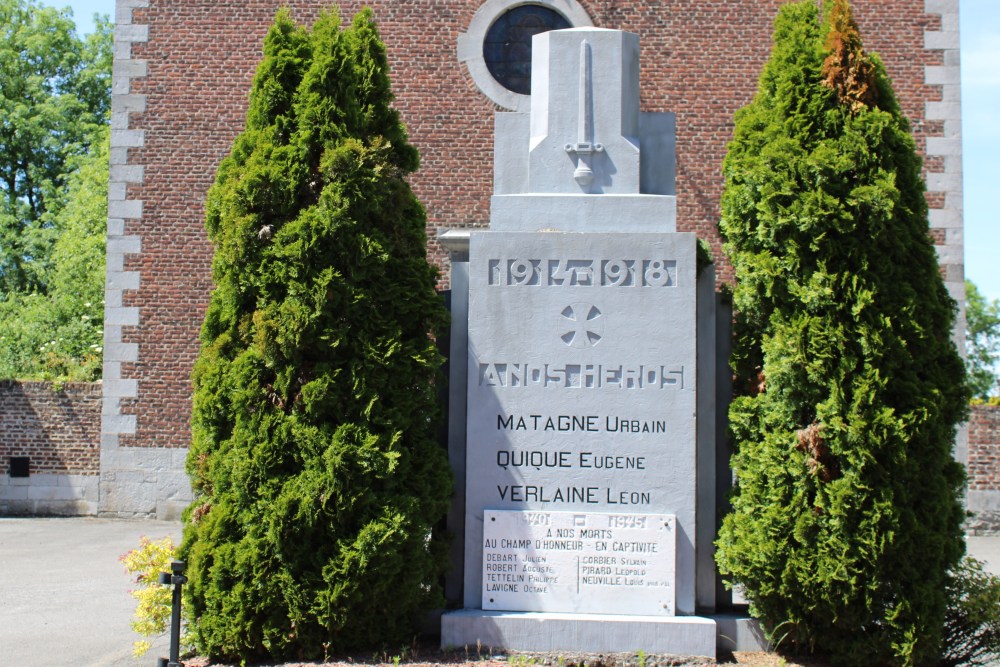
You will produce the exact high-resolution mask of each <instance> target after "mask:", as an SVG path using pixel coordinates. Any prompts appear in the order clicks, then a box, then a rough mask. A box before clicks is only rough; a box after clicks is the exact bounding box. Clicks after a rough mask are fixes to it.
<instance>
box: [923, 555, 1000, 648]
mask: <svg viewBox="0 0 1000 667" xmlns="http://www.w3.org/2000/svg"><path fill="white" fill-rule="evenodd" d="M947 595H948V611H947V614H946V615H945V624H944V650H943V651H942V659H941V662H940V663H939V665H938V667H962V666H964V665H969V666H972V665H990V664H996V662H997V661H998V660H1000V577H998V576H997V575H995V574H990V573H989V572H987V571H986V570H984V569H983V564H982V562H980V561H978V560H976V559H975V558H972V557H969V556H967V557H965V559H963V560H962V562H961V564H960V565H959V566H958V567H957V568H955V570H954V571H953V572H952V573H951V574H950V576H949V577H948V587H947Z"/></svg>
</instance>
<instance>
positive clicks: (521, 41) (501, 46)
mask: <svg viewBox="0 0 1000 667" xmlns="http://www.w3.org/2000/svg"><path fill="white" fill-rule="evenodd" d="M571 27H572V25H570V22H569V21H568V20H566V17H564V16H563V15H562V14H560V13H559V12H557V11H555V10H554V9H549V8H548V7H542V6H540V5H521V6H520V7H515V8H513V9H511V10H510V11H507V12H504V13H503V14H502V15H501V16H500V18H498V19H497V20H496V21H495V22H494V23H493V25H491V26H490V29H489V31H487V33H486V40H485V41H484V42H483V60H485V61H486V67H487V68H488V69H489V71H490V74H491V75H492V76H493V78H494V79H496V80H497V82H499V83H500V85H502V86H503V87H504V88H506V89H507V90H511V91H513V92H515V93H520V94H522V95H529V94H531V38H532V37H534V36H535V35H537V34H538V33H541V32H546V31H548V30H562V29H563V28H571Z"/></svg>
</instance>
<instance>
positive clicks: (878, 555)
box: [717, 0, 968, 666]
mask: <svg viewBox="0 0 1000 667" xmlns="http://www.w3.org/2000/svg"><path fill="white" fill-rule="evenodd" d="M723 170H724V176H725V181H726V183H725V190H724V194H723V198H722V219H721V222H720V230H721V232H722V234H723V236H724V239H725V250H726V252H727V253H728V255H729V257H730V258H731V260H732V263H733V266H734V269H735V275H736V281H737V283H736V287H735V288H734V293H733V300H734V308H735V310H736V311H737V313H738V321H737V323H736V340H735V343H734V355H733V362H732V363H733V368H734V373H735V378H736V382H737V394H738V396H737V398H736V399H735V400H734V401H733V403H732V405H731V408H730V414H729V418H730V430H731V438H732V440H733V446H734V451H735V454H734V457H733V461H732V463H733V468H734V470H735V474H736V480H737V481H736V488H735V490H734V493H733V497H732V506H733V508H732V512H731V513H730V514H729V515H728V516H727V517H725V519H724V522H723V526H722V529H721V531H720V536H719V540H718V553H717V560H718V564H719V568H720V570H721V572H722V573H723V574H724V576H725V577H727V579H728V580H729V581H730V582H733V583H739V584H742V585H743V586H744V588H745V590H746V595H747V598H748V600H749V602H750V604H751V612H752V613H753V614H755V615H756V616H757V617H759V618H760V619H761V620H762V622H763V624H764V626H765V628H766V629H767V631H768V632H769V633H770V637H771V639H772V641H774V642H776V643H777V644H778V645H779V647H780V648H782V649H787V650H793V651H804V652H817V653H825V654H829V655H831V656H832V657H833V658H834V660H835V662H836V663H837V664H846V665H866V666H867V665H927V664H934V663H935V662H936V661H937V659H938V654H939V651H940V648H941V644H942V627H943V623H944V615H945V609H946V603H947V593H946V582H947V577H948V572H949V571H950V570H951V569H952V568H954V567H955V566H956V565H957V564H958V563H959V560H960V559H961V557H962V553H963V550H964V542H963V536H962V529H961V524H962V521H963V519H964V513H963V509H962V506H961V504H960V502H959V493H960V490H961V489H962V486H963V481H964V480H963V478H964V475H963V471H962V468H961V466H960V465H959V464H958V463H956V462H955V461H954V459H953V457H952V446H953V441H954V435H955V425H956V423H958V422H960V421H961V420H962V419H963V418H964V417H965V415H966V414H967V410H968V390H967V388H966V385H965V382H964V378H963V365H962V360H961V358H960V357H959V355H958V353H957V351H956V349H955V346H954V344H953V342H952V339H951V335H952V326H953V324H954V313H955V303H954V301H953V300H952V298H951V297H950V296H949V294H948V292H947V290H946V288H945V286H944V283H943V281H942V278H941V275H940V271H939V267H938V264H937V260H936V256H935V252H934V248H933V246H932V242H931V240H930V238H929V235H928V223H927V204H926V201H925V198H924V185H923V183H922V180H921V160H920V159H919V157H918V156H917V155H916V153H915V149H914V141H913V139H912V137H911V136H910V134H909V127H908V122H907V120H906V119H905V118H904V116H903V115H902V113H901V111H900V109H899V105H898V103H897V101H896V99H895V96H894V93H893V91H892V87H891V84H890V82H889V80H888V77H887V75H886V73H885V70H884V67H883V65H882V63H881V62H880V60H879V59H878V58H877V57H876V56H875V55H872V54H868V53H866V52H865V51H864V50H863V48H862V44H861V37H860V34H859V32H858V28H857V25H856V24H855V22H854V20H853V18H852V16H851V10H850V6H849V4H848V2H847V1H846V0H834V1H830V0H828V1H827V2H826V3H825V11H824V16H823V17H821V14H820V10H819V9H818V8H817V3H816V2H813V1H812V0H806V1H805V2H796V3H791V4H788V5H785V6H783V7H782V8H781V10H780V11H779V14H778V17H777V19H776V22H775V32H774V46H773V51H772V54H771V57H770V60H769V62H768V63H767V65H766V66H765V68H764V71H763V73H762V75H761V77H760V83H759V88H758V92H757V94H756V96H755V98H754V100H753V102H752V103H751V104H750V105H749V106H748V107H746V108H744V109H742V110H741V111H740V112H739V113H738V115H737V116H736V126H735V136H734V139H733V141H732V143H731V144H730V146H729V152H728V155H727V157H726V159H725V162H724V166H723Z"/></svg>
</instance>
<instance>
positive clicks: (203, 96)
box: [120, 0, 943, 447]
mask: <svg viewBox="0 0 1000 667" xmlns="http://www.w3.org/2000/svg"><path fill="white" fill-rule="evenodd" d="M581 3H582V4H583V6H584V7H585V8H586V9H587V11H588V12H589V13H590V16H591V17H592V18H593V21H594V24H595V25H597V26H599V27H605V28H619V29H624V30H630V31H634V32H637V33H638V34H639V36H640V40H641V48H642V54H641V58H642V60H641V62H642V91H643V98H642V106H643V109H644V110H645V111H673V112H675V113H676V114H677V193H678V196H677V212H678V213H677V223H678V229H679V230H680V231H694V232H697V233H698V234H699V236H702V237H704V238H706V239H708V240H710V241H711V243H712V246H713V249H714V251H715V256H716V258H717V259H718V261H719V264H718V268H719V272H718V274H719V276H720V278H721V279H722V280H729V279H731V276H732V271H731V268H730V267H729V266H728V265H727V263H726V262H725V260H724V258H723V257H722V252H721V249H720V243H719V238H718V234H717V231H716V222H717V219H718V215H719V212H718V200H719V195H720V192H721V186H722V179H721V175H720V168H721V162H722V158H723V156H724V154H725V147H726V142H727V141H728V140H729V138H730V136H731V132H732V118H733V114H734V113H735V112H736V110H737V109H739V108H740V107H741V106H743V105H745V104H746V103H747V102H749V100H750V98H751V97H752V95H753V93H754V91H755V89H756V81H757V76H758V74H759V71H760V69H761V66H762V65H763V62H764V60H765V59H766V57H767V55H768V52H769V49H770V35H771V24H772V21H773V17H774V14H775V11H776V8H777V7H778V6H779V5H780V4H781V1H780V0H626V1H625V2H622V1H621V0H581ZM330 4H331V2H330V0H244V1H242V2H238V3H236V2H227V3H220V2H217V1H216V0H210V1H208V0H150V2H149V7H148V8H137V9H135V10H134V12H133V19H132V22H133V23H134V24H137V25H148V26H149V41H148V42H146V43H136V44H134V45H133V47H132V58H134V59H137V60H145V61H146V62H147V64H148V76H147V77H145V78H137V79H135V80H134V81H133V83H132V91H131V92H133V93H136V94H142V95H145V96H146V111H145V112H143V113H137V114H133V115H132V117H131V119H130V128H133V129H138V130H144V131H145V144H144V147H142V148H134V149H130V151H129V163H130V164H135V165H145V178H144V182H143V183H142V184H133V185H131V186H130V187H129V190H128V199H134V200H141V201H143V214H142V218H141V220H129V221H126V227H125V230H124V234H125V235H137V236H140V237H141V242H142V250H141V252H140V253H138V254H136V255H130V256H129V259H128V260H127V262H126V266H125V270H126V271H138V272H139V273H140V276H141V288H140V289H139V290H137V291H130V292H126V293H125V301H124V304H123V305H124V306H126V307H130V306H131V307H138V308H139V312H140V326H139V327H132V328H129V327H127V328H126V329H125V330H124V331H123V342H126V343H138V345H139V354H138V361H137V362H127V363H123V364H122V377H123V378H128V379H137V380H138V387H139V389H138V398H137V399H128V400H123V401H122V414H125V415H138V423H137V431H136V434H135V435H122V436H121V440H120V444H121V445H122V446H155V447H183V446H186V445H187V444H188V438H189V434H188V430H189V416H190V393H191V390H190V383H189V374H190V369H191V366H192V364H193V362H194V359H195V356H196V354H197V351H198V342H197V335H198V329H199V327H200V323H201V319H202V315H203V313H204V309H205V306H206V303H207V299H208V294H209V291H210V288H211V285H210V269H209V266H210V258H211V248H210V246H209V244H208V242H207V239H206V235H205V232H204V229H203V220H202V202H203V200H204V195H205V192H206V190H207V189H208V187H209V185H210V184H211V183H212V181H213V179H214V173H215V168H216V166H217V164H218V162H219V160H220V159H221V158H222V157H223V156H224V155H225V154H226V152H227V151H228V149H229V145H230V143H231V141H232V140H233V138H234V137H235V136H236V134H237V133H238V132H239V131H240V129H241V126H242V123H243V117H244V113H245V109H246V98H247V92H248V89H249V84H250V80H251V77H252V75H253V71H254V68H255V67H256V64H257V62H258V60H259V58H260V50H261V41H262V39H263V36H264V34H265V32H266V31H267V28H268V25H269V24H270V21H271V19H272V17H273V14H274V12H275V11H276V9H277V8H278V7H279V6H282V5H288V6H290V7H291V8H292V10H293V13H294V15H295V17H296V19H297V20H298V21H299V22H305V23H307V22H311V21H312V19H313V18H314V17H315V14H316V12H317V11H318V9H319V8H320V7H327V6H330ZM360 4H361V3H359V2H354V1H348V2H343V3H341V6H342V10H343V16H345V20H349V19H350V16H352V15H353V13H354V12H355V11H356V10H357V8H358V7H359V5H360ZM364 4H367V5H370V6H372V8H373V9H374V12H375V16H376V19H377V21H378V23H379V27H380V30H381V32H382V36H383V38H384V40H385V42H386V45H387V48H388V53H389V59H390V63H391V65H392V76H393V85H394V90H395V93H396V98H397V106H398V108H399V109H400V111H401V112H402V115H403V118H404V120H405V121H406V123H407V125H408V127H409V131H410V136H411V138H412V141H413V143H414V144H415V145H416V146H417V147H418V148H419V150H420V152H421V155H422V167H421V169H420V171H419V172H418V173H417V174H416V175H415V176H414V177H413V179H412V182H413V187H414V190H415V191H416V193H417V195H418V196H419V197H420V198H421V200H422V201H423V202H424V204H425V206H426V207H427V212H428V230H429V233H428V236H429V237H430V238H431V239H433V237H434V235H435V232H436V229H437V228H439V227H469V226H485V225H486V224H487V222H488V220H489V196H490V193H491V190H492V160H493V156H492V150H491V146H492V131H493V113H494V111H496V108H495V106H494V105H493V103H492V102H490V100H489V99H488V98H486V97H485V96H484V95H483V94H482V93H480V92H479V91H478V89H477V88H476V87H475V85H474V84H473V82H472V80H471V78H470V77H469V75H468V73H467V71H466V70H465V68H464V66H462V65H460V64H459V63H458V61H457V57H456V40H457V38H458V35H459V33H461V32H464V31H465V30H466V29H467V27H468V25H469V22H470V20H471V19H472V16H473V14H474V12H475V11H476V9H477V8H478V7H479V6H480V4H481V2H480V1H479V0H434V1H433V2H431V1H430V0H424V1H419V0H370V1H369V2H366V3H364ZM853 4H854V6H855V10H856V14H857V18H858V21H859V23H860V25H861V29H862V32H863V34H864V36H865V39H866V46H867V47H868V48H869V49H870V50H874V51H878V52H879V53H881V55H882V57H883V59H884V60H885V62H886V65H887V68H888V70H889V73H890V75H891V77H892V78H893V81H894V83H895V86H896V90H897V93H898V95H899V98H900V102H901V104H902V108H903V110H904V112H905V113H906V114H907V115H908V116H909V117H910V118H912V119H913V129H914V133H915V135H916V138H917V142H918V146H919V147H921V148H922V147H923V146H924V139H925V137H926V136H928V135H931V136H933V135H935V134H938V135H939V134H940V133H941V132H942V131H943V128H942V127H939V126H928V124H926V123H924V121H923V109H924V106H923V105H924V102H926V101H929V100H938V99H940V90H939V88H940V87H939V86H927V85H924V83H923V81H924V66H925V65H932V64H941V55H940V52H928V51H925V50H924V30H925V29H937V28H939V27H940V26H938V25H936V24H937V23H939V22H940V21H939V19H938V18H937V17H929V16H928V15H926V14H925V13H924V0H855V2H854V3H853ZM937 125H940V123H938V124H937ZM929 166H933V167H934V168H935V169H938V170H939V169H940V167H941V165H929ZM940 204H941V202H939V205H940ZM430 252H431V257H432V260H433V261H435V262H436V263H437V264H439V265H440V266H442V268H443V269H444V270H445V271H446V270H447V268H446V263H447V262H446V254H445V252H444V251H443V249H442V248H440V247H439V246H438V245H437V244H436V243H435V242H434V241H433V240H432V241H431V242H430Z"/></svg>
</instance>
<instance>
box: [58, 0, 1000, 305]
mask: <svg viewBox="0 0 1000 667" xmlns="http://www.w3.org/2000/svg"><path fill="white" fill-rule="evenodd" d="M960 2H961V4H960V12H961V34H962V152H963V160H962V162H963V175H964V206H965V275H966V277H967V278H968V279H969V280H971V281H973V282H974V283H976V285H978V286H979V289H980V290H981V291H982V292H983V293H984V294H985V295H986V296H987V298H989V299H1000V219H998V218H1000V215H998V214H997V210H998V206H997V204H996V203H995V202H994V201H993V199H994V198H996V197H998V194H1000V2H998V0H960ZM44 4H47V5H52V6H55V7H66V6H69V7H71V8H72V10H73V16H74V18H75V19H76V21H77V25H78V26H79V27H80V30H81V32H87V31H89V30H91V29H92V27H93V23H92V21H91V17H92V16H93V14H94V13H100V14H107V15H109V16H111V17H112V18H114V0H71V1H69V2H66V1H60V0H47V1H46V2H45V3H44Z"/></svg>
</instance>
